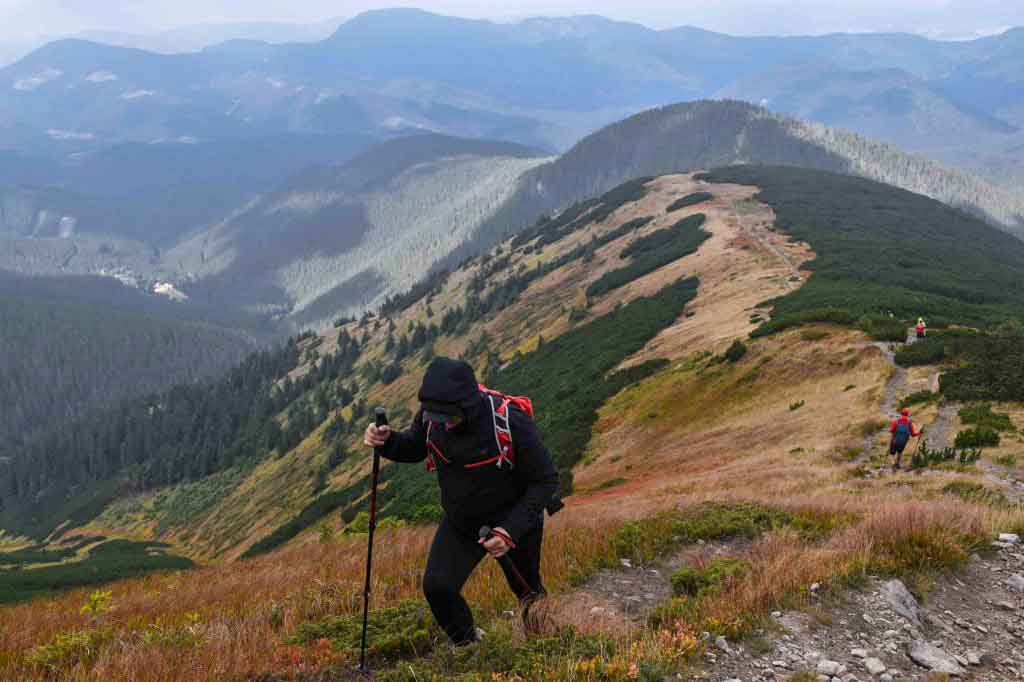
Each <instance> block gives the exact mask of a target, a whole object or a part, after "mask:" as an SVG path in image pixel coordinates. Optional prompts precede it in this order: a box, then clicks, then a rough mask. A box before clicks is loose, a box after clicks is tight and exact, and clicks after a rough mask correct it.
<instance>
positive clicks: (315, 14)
mask: <svg viewBox="0 0 1024 682" xmlns="http://www.w3.org/2000/svg"><path fill="white" fill-rule="evenodd" d="M895 4H896V5H897V6H898V9H894V3H893V2H891V0H757V1H756V2H753V1H751V0H635V1H633V2H630V3H623V2H621V1H620V0H615V1H612V0H590V1H589V2H579V1H576V0H520V1H518V2H515V3H502V2H487V1H485V0H422V1H421V2H394V1H392V2H387V1H385V2H372V1H366V0H356V1H344V0H343V1H342V2H337V1H331V0H306V1H304V2H301V3H295V2H291V1H287V0H249V1H248V2H245V3H242V2H238V1H237V0H175V1H174V2H170V1H169V0H137V1H136V2H133V3H125V2H122V1H121V0H0V39H5V40H25V39H28V38H32V37H36V36H40V35H47V36H54V35H66V34H70V33H76V32H79V31H83V30H111V31H125V32H147V33H148V32H155V31H161V30H166V29H169V28H174V27H178V26H184V25H191V24H203V23H225V22H256V21H260V22H262V21H273V22H289V23H309V22H318V21H323V20H325V19H332V18H338V19H339V20H340V19H343V18H345V17H350V16H352V15H354V14H357V13H359V12H361V11H365V10H367V9H375V8H384V7H395V6H405V7H420V8H423V9H426V10H430V11H434V12H439V13H443V14H452V15H457V16H464V17H479V18H488V19H495V20H501V21H508V20H514V19H520V18H523V17H526V16H538V15H546V16H553V15H570V14H581V13H588V14H602V15H605V16H608V17H612V18H615V19H622V20H628V21H635V22H639V23H642V24H646V25H648V26H653V27H658V28H663V27H669V26H678V25H684V24H686V25H693V26H700V27H702V28H707V29H710V30H714V31H721V32H725V33H732V34H738V35H757V34H772V35H794V34H820V33H828V32H848V31H856V32H878V31H903V32H911V33H918V34H922V35H927V36H932V37H939V38H952V39H956V38H968V37H972V36H976V35H986V34H990V33H995V32H999V31H1002V30H1005V29H1006V28H1008V27H1011V26H1015V25H1024V3H1021V2H1008V1H1007V0H900V1H899V2H898V3H895Z"/></svg>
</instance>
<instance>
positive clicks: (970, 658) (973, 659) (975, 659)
mask: <svg viewBox="0 0 1024 682" xmlns="http://www.w3.org/2000/svg"><path fill="white" fill-rule="evenodd" d="M967 663H968V664H969V665H981V656H979V655H978V654H976V653H974V652H973V651H968V652H967Z"/></svg>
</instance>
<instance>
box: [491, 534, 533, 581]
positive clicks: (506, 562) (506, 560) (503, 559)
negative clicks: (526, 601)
mask: <svg viewBox="0 0 1024 682" xmlns="http://www.w3.org/2000/svg"><path fill="white" fill-rule="evenodd" d="M493 535H494V533H493V531H492V530H491V527H490V526H483V527H481V528H480V539H481V540H489V539H490V538H491V537H492V536H493ZM496 558H497V561H498V563H499V564H501V565H502V566H503V567H505V568H507V569H508V571H509V573H511V574H512V576H513V577H514V578H515V580H516V582H517V583H519V587H520V589H521V590H523V593H524V594H527V595H530V594H536V590H534V589H533V587H532V586H531V585H530V583H528V582H527V581H526V578H524V577H523V574H522V573H520V572H519V569H518V568H516V565H515V564H514V563H513V562H512V559H511V557H509V555H507V554H506V555H505V556H500V557H496Z"/></svg>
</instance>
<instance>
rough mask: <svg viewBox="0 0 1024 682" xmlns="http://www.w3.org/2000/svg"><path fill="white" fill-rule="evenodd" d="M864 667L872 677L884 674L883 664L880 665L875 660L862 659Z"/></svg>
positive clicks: (879, 662) (878, 661) (880, 662)
mask: <svg viewBox="0 0 1024 682" xmlns="http://www.w3.org/2000/svg"><path fill="white" fill-rule="evenodd" d="M864 667H865V668H867V669H868V672H869V673H871V674H872V675H881V674H882V673H884V672H885V663H882V661H880V660H879V659H877V658H867V659H864Z"/></svg>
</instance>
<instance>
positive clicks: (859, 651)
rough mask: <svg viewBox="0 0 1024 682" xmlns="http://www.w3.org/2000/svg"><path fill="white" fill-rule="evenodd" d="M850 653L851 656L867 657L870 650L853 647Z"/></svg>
mask: <svg viewBox="0 0 1024 682" xmlns="http://www.w3.org/2000/svg"><path fill="white" fill-rule="evenodd" d="M850 655H851V656H856V657H857V658H867V657H868V650H867V649H851V650H850Z"/></svg>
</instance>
